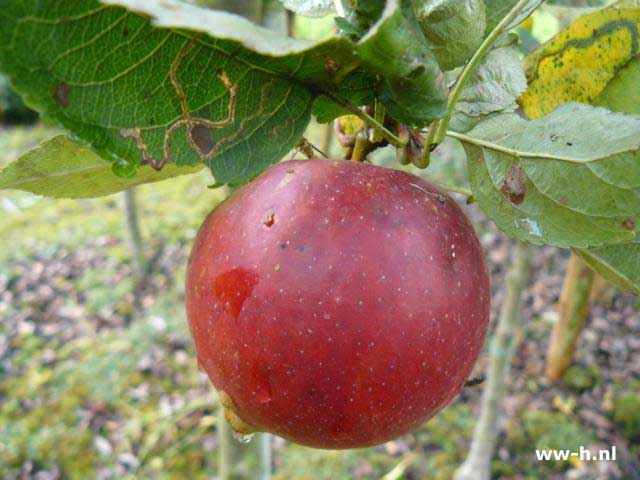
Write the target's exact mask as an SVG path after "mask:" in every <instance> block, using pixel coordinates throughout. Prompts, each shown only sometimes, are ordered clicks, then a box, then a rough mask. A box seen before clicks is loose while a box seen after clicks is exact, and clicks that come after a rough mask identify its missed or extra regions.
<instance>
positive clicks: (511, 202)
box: [453, 103, 640, 248]
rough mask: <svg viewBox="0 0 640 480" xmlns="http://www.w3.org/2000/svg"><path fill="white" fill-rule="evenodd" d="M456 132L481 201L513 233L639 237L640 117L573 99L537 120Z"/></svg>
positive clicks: (510, 118)
mask: <svg viewBox="0 0 640 480" xmlns="http://www.w3.org/2000/svg"><path fill="white" fill-rule="evenodd" d="M578 119H579V121H578ZM453 136H454V137H456V138H459V139H460V140H462V141H463V142H464V144H465V148H466V150H467V153H468V155H469V171H470V179H471V186H472V189H473V193H474V196H475V197H476V198H477V200H478V203H479V204H480V207H481V208H482V209H483V210H484V211H485V213H486V214H487V216H489V217H490V218H491V219H493V220H494V221H495V222H496V225H497V226H498V227H499V228H500V229H501V230H503V231H504V232H506V233H507V234H509V235H511V236H513V237H516V238H519V239H521V240H526V241H529V242H531V243H534V244H543V243H546V244H551V245H556V246H560V247H581V248H584V247H590V246H600V245H604V244H608V243H621V242H625V241H627V242H628V241H630V240H633V239H634V238H635V233H634V230H635V229H636V226H637V225H640V223H639V222H640V116H633V115H623V114H616V113H612V112H610V111H609V110H606V109H603V108H594V107H589V106H586V105H581V104H576V103H570V104H566V105H562V106H561V107H559V108H558V109H557V110H555V111H554V112H552V113H551V114H549V115H547V116H545V117H542V118H540V119H538V120H534V121H531V122H528V121H526V120H523V119H522V118H520V117H518V116H517V115H513V114H505V115H501V116H499V117H496V118H493V119H491V120H488V121H486V122H482V123H481V124H480V125H478V126H477V127H476V128H475V129H474V130H472V131H471V132H470V133H469V136H466V135H459V134H454V135H453Z"/></svg>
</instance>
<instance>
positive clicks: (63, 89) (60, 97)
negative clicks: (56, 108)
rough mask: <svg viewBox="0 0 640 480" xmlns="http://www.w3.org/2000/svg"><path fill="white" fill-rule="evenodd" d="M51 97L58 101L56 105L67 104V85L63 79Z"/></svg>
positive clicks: (63, 106)
mask: <svg viewBox="0 0 640 480" xmlns="http://www.w3.org/2000/svg"><path fill="white" fill-rule="evenodd" d="M53 97H54V98H55V99H56V102H58V105H60V106H61V107H62V108H67V107H68V106H69V85H67V84H66V83H65V82H64V81H62V82H60V83H58V85H57V86H56V89H55V91H54V92H53Z"/></svg>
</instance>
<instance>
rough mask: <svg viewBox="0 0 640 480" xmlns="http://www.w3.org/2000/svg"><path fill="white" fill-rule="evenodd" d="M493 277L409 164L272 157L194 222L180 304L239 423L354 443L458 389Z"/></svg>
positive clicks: (408, 425) (442, 201) (418, 417)
mask: <svg viewBox="0 0 640 480" xmlns="http://www.w3.org/2000/svg"><path fill="white" fill-rule="evenodd" d="M489 299H490V292H489V279H488V274H487V267H486V264H485V261H484V257H483V253H482V249H481V247H480V244H479V242H478V239H477V237H476V235H475V233H474V230H473V228H472V226H471V225H470V223H469V221H468V220H467V218H466V217H465V215H464V214H463V213H462V211H461V210H460V208H459V207H458V205H457V204H456V203H455V202H454V201H453V200H452V199H451V198H450V197H449V196H447V195H446V194H444V193H442V192H440V191H439V190H437V189H436V188H435V187H433V186H432V185H430V184H428V183H426V182H425V181H423V180H421V179H419V178H418V177H415V176H413V175H410V174H407V173H404V172H400V171H397V170H389V169H385V168H380V167H376V166H373V165H368V164H362V163H356V162H348V161H344V160H341V161H331V160H306V161H291V162H284V163H280V164H278V165H275V166H273V167H271V168H270V169H269V170H267V171H266V172H265V173H263V174H262V175H261V176H260V177H258V178H257V179H255V180H254V181H253V182H251V183H250V184H248V185H246V186H245V187H243V188H241V189H240V190H238V191H237V192H236V193H234V194H233V195H232V196H231V197H230V198H229V199H228V200H227V201H225V202H224V203H223V204H221V205H220V206H219V207H218V208H216V209H215V210H214V211H213V212H212V213H211V214H210V215H209V216H208V218H207V219H206V220H205V222H204V224H203V225H202V228H201V229H200V232H199V233H198V236H197V239H196V241H195V245H194V247H193V251H192V253H191V259H190V262H189V269H188V273H187V288H186V305H187V313H188V317H189V325H190V328H191V332H192V334H193V338H194V340H195V344H196V350H197V352H198V361H199V364H200V366H201V368H202V369H203V370H204V371H205V372H206V373H207V374H208V375H209V377H210V378H211V380H212V381H213V384H214V385H215V387H216V388H217V389H218V391H219V392H220V393H221V399H222V401H223V404H224V405H225V406H226V409H227V418H228V419H229V420H230V421H231V423H232V426H234V428H236V429H237V430H239V431H241V432H244V433H247V432H249V431H252V430H255V431H268V432H273V433H275V434H277V435H280V436H282V437H284V438H287V439H289V440H292V441H294V442H297V443H301V444H303V445H309V446H313V447H319V448H356V447H365V446H369V445H375V444H378V443H382V442H385V441H387V440H390V439H392V438H394V437H397V436H399V435H402V434H404V433H407V432H409V431H411V430H412V429H414V428H416V427H417V426H418V425H420V424H421V423H422V422H424V421H425V420H427V419H428V418H430V417H432V416H433V415H434V414H435V413H436V412H437V411H438V410H440V409H441V408H443V407H444V406H445V405H446V404H447V403H448V402H449V401H450V400H451V399H452V398H453V397H454V396H455V395H456V394H457V393H458V392H459V391H460V389H461V388H462V386H463V384H464V383H465V380H466V379H467V377H468V375H469V373H470V371H471V368H472V366H473V364H474V362H475V360H476V357H477V356H478V353H479V351H480V349H481V347H482V344H483V340H484V336H485V333H486V330H487V323H488V318H489Z"/></svg>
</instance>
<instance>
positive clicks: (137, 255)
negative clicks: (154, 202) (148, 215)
mask: <svg viewBox="0 0 640 480" xmlns="http://www.w3.org/2000/svg"><path fill="white" fill-rule="evenodd" d="M124 210H125V220H126V222H127V232H128V234H129V242H130V244H131V251H132V252H133V258H134V260H135V262H136V266H137V268H138V273H139V275H140V277H144V276H145V274H146V270H147V262H146V260H145V255H144V243H143V241H142V234H141V233H140V221H139V219H138V205H137V203H136V192H135V189H133V188H130V189H129V190H125V192H124Z"/></svg>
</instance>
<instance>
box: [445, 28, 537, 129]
mask: <svg viewBox="0 0 640 480" xmlns="http://www.w3.org/2000/svg"><path fill="white" fill-rule="evenodd" d="M507 39H508V40H507ZM507 39H505V40H506V42H508V43H506V44H505V43H502V44H501V46H498V48H496V49H494V50H491V51H490V52H489V53H488V54H487V56H486V57H485V58H484V59H483V60H482V62H481V63H480V65H478V67H477V68H476V70H475V71H474V72H473V74H472V75H471V77H470V78H469V80H468V81H467V84H466V85H465V87H464V88H463V90H462V93H461V95H460V99H459V100H458V102H457V103H456V106H455V108H456V113H455V114H454V115H453V117H452V121H451V125H450V126H451V128H452V129H453V130H456V131H467V130H470V129H471V128H473V126H475V125H476V124H477V123H479V122H480V121H481V120H483V118H482V117H484V116H485V115H489V114H491V113H495V112H505V113H507V112H514V111H515V110H516V109H517V108H518V104H517V103H516V100H517V99H518V97H519V96H520V95H521V94H522V92H524V91H525V90H526V88H527V79H526V78H525V75H524V70H523V69H522V65H521V64H520V58H519V55H518V49H517V47H516V46H515V45H514V42H513V37H511V36H509V37H507Z"/></svg>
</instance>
